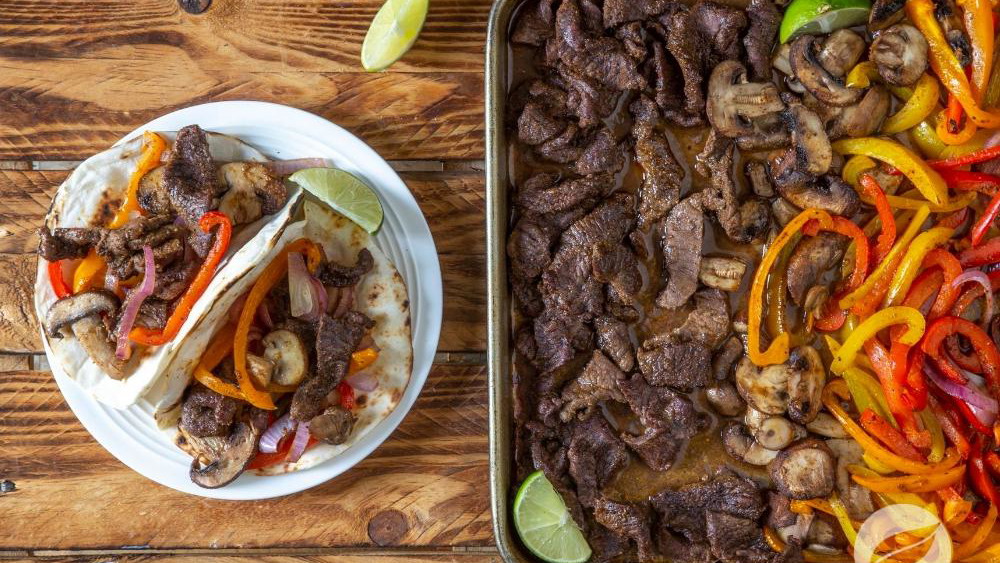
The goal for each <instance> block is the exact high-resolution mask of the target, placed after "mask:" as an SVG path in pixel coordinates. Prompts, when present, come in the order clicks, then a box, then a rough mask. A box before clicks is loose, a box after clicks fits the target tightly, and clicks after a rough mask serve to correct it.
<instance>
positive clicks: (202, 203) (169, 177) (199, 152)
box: [139, 125, 223, 225]
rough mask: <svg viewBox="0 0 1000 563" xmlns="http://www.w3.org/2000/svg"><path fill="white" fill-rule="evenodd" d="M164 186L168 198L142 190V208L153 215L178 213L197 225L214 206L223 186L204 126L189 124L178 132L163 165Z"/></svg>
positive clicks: (189, 222) (185, 219)
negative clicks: (213, 160) (202, 127)
mask: <svg viewBox="0 0 1000 563" xmlns="http://www.w3.org/2000/svg"><path fill="white" fill-rule="evenodd" d="M162 185H163V188H164V189H165V190H166V194H167V196H168V199H167V200H166V201H165V200H164V199H163V198H162V197H160V196H158V195H154V194H151V193H147V192H143V191H141V190H140V192H139V205H141V206H142V208H143V209H145V210H146V211H148V212H151V213H154V214H155V213H172V212H176V213H177V214H178V215H180V217H181V218H182V219H183V220H184V222H185V224H187V225H197V224H198V220H199V219H201V216H202V215H204V214H205V213H206V212H208V211H210V210H211V209H213V208H214V205H215V198H216V197H217V196H218V195H220V193H221V192H222V191H223V187H222V186H221V185H220V183H219V179H218V175H217V174H216V169H215V164H214V163H213V162H212V155H211V153H210V151H209V148H208V138H207V137H206V136H205V131H203V130H202V129H201V127H198V126H197V125H188V126H187V127H184V128H182V129H181V130H180V131H178V132H177V137H176V139H174V144H173V147H172V148H171V149H170V157H169V158H168V159H167V162H166V163H165V164H164V169H163V183H162ZM167 202H169V207H167Z"/></svg>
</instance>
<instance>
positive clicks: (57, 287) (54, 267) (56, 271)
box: [48, 260, 72, 299]
mask: <svg viewBox="0 0 1000 563" xmlns="http://www.w3.org/2000/svg"><path fill="white" fill-rule="evenodd" d="M48 270H49V283H51V284H52V291H53V293H55V294H56V297H58V298H59V299H62V298H63V297H69V296H70V295H72V292H70V290H69V285H68V284H67V283H66V278H65V277H63V270H62V260H56V261H55V262H49V265H48Z"/></svg>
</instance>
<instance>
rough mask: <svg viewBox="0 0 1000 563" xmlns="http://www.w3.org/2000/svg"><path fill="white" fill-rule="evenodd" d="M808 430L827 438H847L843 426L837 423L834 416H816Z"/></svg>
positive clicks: (824, 414)
mask: <svg viewBox="0 0 1000 563" xmlns="http://www.w3.org/2000/svg"><path fill="white" fill-rule="evenodd" d="M806 428H807V429H808V430H809V431H810V432H812V433H814V434H819V435H820V436H824V437H827V438H847V437H848V434H847V431H846V430H844V427H843V425H841V424H840V422H838V421H837V419H836V418H834V417H833V416H831V415H829V414H827V413H825V412H821V413H819V414H817V415H816V418H814V419H813V420H812V421H811V422H809V423H808V424H806Z"/></svg>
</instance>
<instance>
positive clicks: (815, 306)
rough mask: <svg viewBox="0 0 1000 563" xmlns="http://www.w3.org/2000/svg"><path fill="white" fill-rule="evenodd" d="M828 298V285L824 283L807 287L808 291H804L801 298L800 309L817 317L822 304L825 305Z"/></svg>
mask: <svg viewBox="0 0 1000 563" xmlns="http://www.w3.org/2000/svg"><path fill="white" fill-rule="evenodd" d="M829 299H830V288H829V287H827V286H825V285H814V286H812V287H810V288H809V291H807V292H806V296H805V299H803V302H802V310H803V311H805V312H807V313H812V314H813V316H814V317H818V316H819V314H820V312H821V311H822V310H823V305H825V304H826V302H827V300H829Z"/></svg>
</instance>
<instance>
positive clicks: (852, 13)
mask: <svg viewBox="0 0 1000 563" xmlns="http://www.w3.org/2000/svg"><path fill="white" fill-rule="evenodd" d="M870 12H871V2H870V1H869V0H792V3H791V4H789V5H788V7H787V8H785V15H784V16H783V17H782V18H781V27H780V28H779V33H778V39H780V41H781V42H782V43H787V42H788V41H791V40H792V39H795V38H796V37H799V36H801V35H807V34H808V35H825V34H827V33H830V32H832V31H836V30H838V29H843V28H845V27H853V26H855V25H861V24H863V23H865V22H867V21H868V15H869V13H870Z"/></svg>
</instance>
